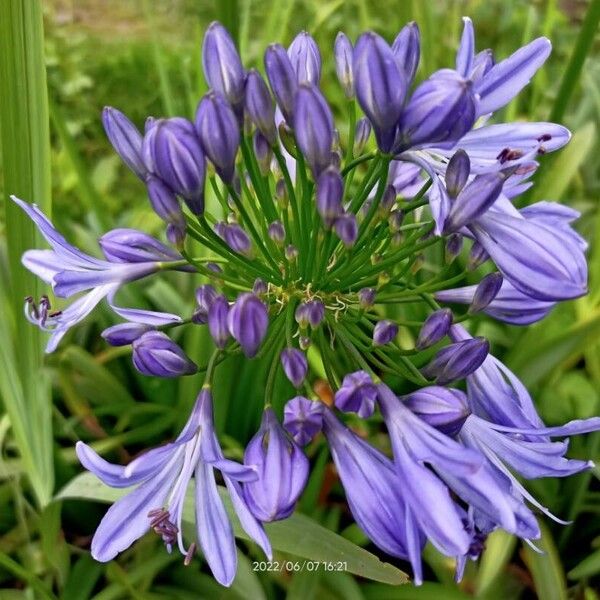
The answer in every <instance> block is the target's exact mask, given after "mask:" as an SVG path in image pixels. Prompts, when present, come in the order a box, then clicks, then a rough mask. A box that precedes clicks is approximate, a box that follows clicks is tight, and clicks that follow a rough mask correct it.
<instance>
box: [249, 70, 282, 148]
mask: <svg viewBox="0 0 600 600" xmlns="http://www.w3.org/2000/svg"><path fill="white" fill-rule="evenodd" d="M246 113H247V114H248V116H249V117H250V120H251V121H252V122H253V123H254V125H255V126H256V128H257V129H258V130H259V131H260V132H261V133H262V134H263V136H264V137H265V138H266V140H267V141H268V142H269V144H270V145H271V146H273V145H275V144H276V143H277V130H276V128H275V105H274V103H273V99H272V98H271V94H270V93H269V88H268V87H267V84H266V83H265V81H264V79H263V78H262V76H261V75H260V73H259V72H258V71H257V70H256V69H251V70H250V71H249V72H248V78H247V80H246Z"/></svg>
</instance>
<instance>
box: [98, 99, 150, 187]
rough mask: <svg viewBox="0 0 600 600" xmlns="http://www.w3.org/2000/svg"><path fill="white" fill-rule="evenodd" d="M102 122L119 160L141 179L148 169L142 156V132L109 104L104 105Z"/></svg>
mask: <svg viewBox="0 0 600 600" xmlns="http://www.w3.org/2000/svg"><path fill="white" fill-rule="evenodd" d="M102 124H103V125H104V131H106V135H107V137H108V140H109V141H110V143H111V144H112V146H113V148H114V149H115V150H116V152H117V154H118V155H119V156H120V157H121V160H122V161H123V162H124V163H125V164H126V165H127V166H128V167H129V168H130V169H131V170H132V171H133V172H134V173H135V174H136V175H137V176H138V177H139V178H140V179H142V180H143V179H144V177H145V176H146V173H147V172H148V171H147V169H146V165H145V164H144V159H143V157H142V134H141V133H140V132H139V131H138V129H137V127H136V126H135V125H134V124H133V123H132V122H131V121H130V120H129V119H128V118H127V117H126V116H125V115H124V114H123V113H122V112H121V111H119V110H117V109H116V108H112V107H111V106H105V107H104V110H103V111H102Z"/></svg>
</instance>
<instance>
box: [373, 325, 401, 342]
mask: <svg viewBox="0 0 600 600" xmlns="http://www.w3.org/2000/svg"><path fill="white" fill-rule="evenodd" d="M397 335H398V325H397V324H396V323H394V322H393V321H390V320H388V319H384V320H383V321H378V322H377V323H376V324H375V327H374V328H373V344H375V346H385V344H389V343H390V342H392V341H394V340H395V339H396V336H397Z"/></svg>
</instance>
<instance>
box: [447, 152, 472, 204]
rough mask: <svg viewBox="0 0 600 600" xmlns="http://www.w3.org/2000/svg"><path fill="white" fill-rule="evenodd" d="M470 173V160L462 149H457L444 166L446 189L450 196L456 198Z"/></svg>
mask: <svg viewBox="0 0 600 600" xmlns="http://www.w3.org/2000/svg"><path fill="white" fill-rule="evenodd" d="M470 173H471V161H470V160H469V155H468V154H467V153H466V152H465V151H464V150H457V151H456V152H455V153H454V154H453V155H452V158H451V159H450V161H449V162H448V167H447V168H446V189H447V190H448V195H449V196H450V197H451V198H456V197H457V196H458V195H459V194H460V192H461V191H462V189H463V188H464V187H465V184H466V183H467V180H468V179H469V174H470Z"/></svg>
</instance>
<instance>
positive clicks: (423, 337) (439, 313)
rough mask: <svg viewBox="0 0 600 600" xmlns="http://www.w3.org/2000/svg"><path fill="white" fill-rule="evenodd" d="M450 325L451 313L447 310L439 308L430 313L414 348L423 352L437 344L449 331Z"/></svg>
mask: <svg viewBox="0 0 600 600" xmlns="http://www.w3.org/2000/svg"><path fill="white" fill-rule="evenodd" d="M451 325H452V311H451V310H450V309H449V308H440V309H439V310H436V311H435V312H432V313H431V314H430V315H429V316H428V317H427V318H426V319H425V322H424V323H423V326H422V327H421V331H420V332H419V337H418V338H417V343H416V344H415V348H416V349H417V350H425V348H429V347H430V346H433V345H434V344H437V343H438V342H439V341H440V340H441V339H442V338H443V337H444V336H446V335H447V334H448V332H449V331H450V326H451Z"/></svg>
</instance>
